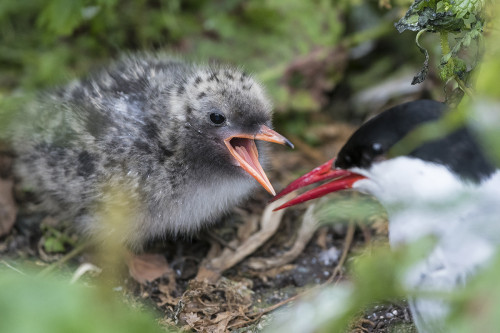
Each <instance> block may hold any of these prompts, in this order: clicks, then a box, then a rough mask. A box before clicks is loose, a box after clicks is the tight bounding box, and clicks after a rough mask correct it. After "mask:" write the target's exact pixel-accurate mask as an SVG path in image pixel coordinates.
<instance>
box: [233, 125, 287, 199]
mask: <svg viewBox="0 0 500 333" xmlns="http://www.w3.org/2000/svg"><path fill="white" fill-rule="evenodd" d="M255 140H262V141H269V142H274V143H279V144H282V145H287V146H289V147H291V148H293V144H292V143H291V142H290V141H289V140H288V139H287V138H285V137H284V136H283V135H281V134H279V133H278V132H275V131H273V130H272V129H270V128H269V127H267V126H265V125H262V126H261V127H260V129H259V132H258V133H257V134H255V135H249V134H237V135H233V136H230V137H228V138H226V139H225V140H224V143H225V144H226V147H227V149H228V150H229V152H230V153H231V155H232V156H233V157H234V158H235V159H236V161H237V162H238V163H239V166H240V167H242V168H243V169H244V170H245V171H246V172H248V173H249V174H250V175H251V176H252V177H253V178H255V179H256V180H257V181H258V182H259V183H260V184H261V185H262V186H263V187H264V188H265V189H266V190H267V191H268V192H269V193H271V194H272V195H276V192H275V191H274V188H273V186H272V185H271V182H270V181H269V179H268V178H267V176H266V173H265V172H264V170H263V169H262V166H261V165H260V162H259V152H258V150H257V146H256V145H255Z"/></svg>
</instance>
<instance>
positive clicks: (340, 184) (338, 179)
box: [271, 159, 366, 211]
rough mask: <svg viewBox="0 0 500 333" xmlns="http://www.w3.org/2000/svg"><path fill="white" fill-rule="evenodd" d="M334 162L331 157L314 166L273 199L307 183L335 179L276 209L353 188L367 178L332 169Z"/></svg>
mask: <svg viewBox="0 0 500 333" xmlns="http://www.w3.org/2000/svg"><path fill="white" fill-rule="evenodd" d="M334 162H335V159H331V160H330V161H328V162H326V163H325V164H322V165H320V166H319V167H317V168H314V169H313V170H312V171H310V172H308V173H306V174H305V175H303V176H302V177H300V178H298V179H296V180H294V181H293V182H291V183H290V184H289V185H288V186H287V187H286V188H285V189H284V190H283V191H281V192H280V193H278V195H277V196H275V197H274V198H273V199H272V200H271V201H274V200H277V199H279V198H281V197H282V196H284V195H286V194H288V193H290V192H292V191H295V190H297V189H299V188H302V187H305V186H307V185H311V184H314V183H317V182H319V181H322V180H327V179H333V181H331V182H329V183H326V184H323V185H321V186H319V187H316V188H313V189H312V190H309V191H307V192H305V193H303V194H301V195H299V196H298V197H295V198H294V199H292V200H290V201H288V202H286V203H284V204H283V205H281V206H279V207H278V208H276V209H274V210H275V211H276V210H280V209H283V208H286V207H290V206H294V205H297V204H299V203H301V202H304V201H308V200H312V199H316V198H319V197H322V196H324V195H326V194H328V193H331V192H336V191H340V190H345V189H348V188H352V186H353V184H354V183H355V182H357V181H358V180H361V179H365V178H366V177H365V176H363V175H360V174H357V173H354V172H351V171H347V170H343V169H332V166H333V163H334Z"/></svg>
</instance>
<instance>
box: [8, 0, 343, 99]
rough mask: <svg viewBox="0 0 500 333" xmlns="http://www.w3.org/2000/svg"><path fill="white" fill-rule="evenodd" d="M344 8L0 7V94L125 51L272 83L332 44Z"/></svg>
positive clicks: (208, 4)
mask: <svg viewBox="0 0 500 333" xmlns="http://www.w3.org/2000/svg"><path fill="white" fill-rule="evenodd" d="M344 2H345V1H339V2H335V3H333V2H331V1H328V0H317V1H301V0H291V1H286V2H283V1H278V0H271V1H263V0H250V1H242V0H226V1H192V0H185V1H180V0H169V1H158V0H140V1H116V0H95V1H90V0H72V1H64V0H33V1H14V0H7V1H2V2H1V3H0V33H1V36H2V40H1V43H0V64H1V65H0V77H1V79H0V91H4V92H5V91H10V90H12V89H17V88H22V89H34V88H40V87H43V88H46V87H47V86H50V85H53V84H57V83H61V82H64V81H65V80H67V79H69V78H72V77H74V76H79V75H83V74H85V73H86V72H87V71H88V70H89V69H91V68H93V67H95V66H96V64H104V63H106V62H108V61H109V59H110V58H112V57H116V56H117V55H118V54H119V53H121V52H124V51H131V50H132V51H133V50H166V51H169V52H176V53H183V54H192V55H195V56H191V58H194V60H202V61H207V60H210V59H215V60H217V61H223V62H228V63H233V64H236V65H240V64H245V66H246V67H247V68H248V69H250V70H251V71H255V72H257V73H259V74H261V75H262V77H263V78H264V79H265V80H266V81H276V82H277V81H279V78H280V77H281V75H282V73H283V69H284V67H286V66H287V63H288V62H289V61H290V60H291V59H293V58H294V57H296V56H299V55H304V54H307V53H308V52H310V51H311V50H312V49H313V48H320V47H330V46H331V45H335V44H336V42H337V40H338V39H339V37H340V36H341V34H342V33H343V27H344V25H343V24H342V21H341V20H339V15H341V13H342V8H343V7H345V6H346V4H343V3H344ZM345 3H347V2H345ZM188 57H189V56H188ZM273 87H274V88H277V89H274V91H273V95H274V96H276V97H277V98H278V99H279V98H280V97H281V101H285V99H286V98H288V97H290V96H286V91H284V90H280V89H278V88H279V85H274V86H273ZM310 102H311V101H310ZM298 103H299V104H301V103H302V104H303V103H304V102H300V100H299V102H298Z"/></svg>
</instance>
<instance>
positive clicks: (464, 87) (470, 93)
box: [453, 75, 474, 100]
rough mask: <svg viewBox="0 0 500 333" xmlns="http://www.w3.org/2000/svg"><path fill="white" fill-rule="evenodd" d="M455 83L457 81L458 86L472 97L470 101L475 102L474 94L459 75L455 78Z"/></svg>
mask: <svg viewBox="0 0 500 333" xmlns="http://www.w3.org/2000/svg"><path fill="white" fill-rule="evenodd" d="M453 78H454V79H455V81H457V84H458V86H459V87H460V89H462V91H463V92H464V93H466V94H467V96H469V97H470V99H472V100H474V92H473V91H472V89H471V88H469V87H467V85H466V84H465V82H464V81H462V80H461V79H460V78H459V77H458V76H457V75H455V76H454V77H453Z"/></svg>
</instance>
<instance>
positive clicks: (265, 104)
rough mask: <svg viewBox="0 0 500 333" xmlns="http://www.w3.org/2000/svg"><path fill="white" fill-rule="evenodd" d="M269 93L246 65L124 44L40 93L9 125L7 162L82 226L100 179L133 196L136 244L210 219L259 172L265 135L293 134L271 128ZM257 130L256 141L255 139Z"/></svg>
mask: <svg viewBox="0 0 500 333" xmlns="http://www.w3.org/2000/svg"><path fill="white" fill-rule="evenodd" d="M271 117H272V109H271V103H270V102H269V99H268V98H267V97H266V94H265V92H264V90H263V88H262V87H261V85H260V84H259V83H258V82H256V81H255V80H254V79H253V78H252V77H250V76H248V75H246V74H245V73H244V72H242V71H240V70H237V69H234V68H230V67H224V66H198V65H194V64H190V63H186V62H183V61H180V60H177V59H173V58H168V57H164V56H155V55H139V56H127V57H125V58H123V59H121V60H119V61H118V62H116V63H114V64H113V65H111V66H110V67H109V68H105V69H102V70H101V71H98V72H96V73H94V74H92V75H90V76H89V77H88V78H86V79H82V80H77V81H74V82H72V83H71V84H69V85H67V86H65V87H62V88H60V89H57V90H56V91H54V92H51V93H47V94H45V95H44V96H42V97H41V98H40V99H38V100H37V101H36V103H32V104H31V105H29V106H28V107H26V108H25V109H24V110H22V111H21V112H20V113H19V116H18V117H17V121H16V122H15V124H14V125H13V129H14V133H13V135H12V136H13V147H14V150H15V152H16V155H17V159H16V162H15V165H14V170H15V173H16V175H17V177H18V178H19V179H20V180H21V184H22V186H23V187H24V188H27V189H30V190H31V191H33V192H35V194H37V195H38V197H39V198H40V200H41V205H40V206H41V207H43V209H44V210H46V211H48V212H50V213H52V214H55V215H56V216H58V217H59V218H66V219H72V220H74V222H75V224H76V226H77V228H78V229H79V230H80V231H82V232H84V233H86V234H89V235H95V234H96V233H102V232H111V231H110V230H104V229H105V228H104V227H103V225H102V223H101V222H100V221H99V220H98V219H97V218H96V217H95V212H96V211H97V210H99V209H102V204H103V201H105V199H106V195H107V192H106V189H108V188H110V187H113V186H114V188H117V189H119V190H120V191H122V190H123V191H124V192H126V193H127V196H128V200H127V202H126V205H127V208H132V210H131V211H132V212H133V217H132V219H131V220H132V221H133V223H131V224H130V225H123V226H120V228H123V229H124V230H125V232H124V236H123V238H124V239H123V242H124V243H126V244H127V245H128V246H129V247H131V248H132V249H135V250H139V249H141V247H142V246H143V244H144V243H145V242H147V241H148V240H150V239H154V238H157V237H162V236H165V235H166V234H173V235H178V234H190V233H193V232H195V231H196V230H198V229H199V228H200V227H202V226H204V225H207V224H209V223H211V222H213V221H215V220H216V219H217V218H218V217H219V216H221V215H222V214H223V213H224V212H226V211H228V210H229V209H230V208H231V207H232V206H234V205H236V204H238V203H239V202H241V201H242V200H243V199H245V198H246V197H248V196H249V194H250V193H251V191H252V190H253V189H255V188H256V185H257V182H258V183H260V184H261V185H262V186H263V187H264V188H265V189H266V190H267V191H268V192H270V193H272V194H274V190H273V187H272V185H271V183H270V182H269V180H268V178H267V176H266V174H265V173H264V171H263V168H262V166H261V164H262V163H263V162H264V161H265V151H264V150H265V149H264V146H263V145H262V143H261V142H260V141H270V142H276V143H280V144H286V145H289V146H292V144H291V143H290V142H289V141H288V140H287V139H286V138H284V137H283V136H281V135H280V134H278V133H276V132H275V131H273V130H272V129H271V127H272V124H271ZM257 140H259V141H257Z"/></svg>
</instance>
